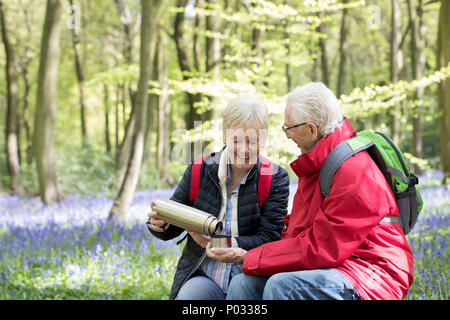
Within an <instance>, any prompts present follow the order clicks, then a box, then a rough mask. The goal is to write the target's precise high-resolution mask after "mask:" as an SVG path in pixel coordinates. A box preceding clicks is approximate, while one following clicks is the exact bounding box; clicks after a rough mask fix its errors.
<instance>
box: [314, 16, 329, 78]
mask: <svg viewBox="0 0 450 320" xmlns="http://www.w3.org/2000/svg"><path fill="white" fill-rule="evenodd" d="M324 16H325V14H324V12H321V13H320V14H319V18H320V19H321V20H322V21H320V24H319V26H318V27H317V31H318V32H320V33H321V34H322V36H321V37H320V39H319V47H320V62H321V67H322V69H321V70H322V82H323V83H324V84H325V85H326V86H327V87H329V86H330V75H329V72H328V56H327V46H326V39H325V38H324V36H325V35H326V26H325V22H324V21H323V18H324Z"/></svg>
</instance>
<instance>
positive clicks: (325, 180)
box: [319, 137, 374, 198]
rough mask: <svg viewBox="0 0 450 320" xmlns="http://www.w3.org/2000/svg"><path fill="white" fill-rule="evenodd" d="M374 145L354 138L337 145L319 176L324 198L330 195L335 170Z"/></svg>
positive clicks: (361, 138)
mask: <svg viewBox="0 0 450 320" xmlns="http://www.w3.org/2000/svg"><path fill="white" fill-rule="evenodd" d="M373 145H374V143H373V142H372V141H370V140H369V139H368V138H365V137H354V138H351V139H349V140H346V141H342V142H341V143H339V144H338V145H337V146H336V147H335V148H334V149H333V150H332V151H331V152H330V154H329V155H328V156H327V158H326V159H325V161H324V163H323V165H322V168H321V169H320V174H319V185H320V191H321V192H322V195H323V197H324V198H326V197H328V196H329V194H330V188H331V182H332V181H333V177H334V174H335V173H336V170H337V169H338V168H339V167H340V166H341V164H342V163H343V162H344V161H345V160H347V159H348V158H350V157H351V156H353V155H355V154H357V153H358V152H360V151H362V150H366V149H368V148H370V147H371V146H373Z"/></svg>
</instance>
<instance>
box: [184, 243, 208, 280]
mask: <svg viewBox="0 0 450 320" xmlns="http://www.w3.org/2000/svg"><path fill="white" fill-rule="evenodd" d="M205 258H206V250H203V254H202V255H201V257H200V259H199V260H198V261H197V264H196V265H195V267H194V269H192V271H191V272H190V273H189V275H188V276H187V277H186V278H185V279H184V281H183V283H182V284H181V286H180V288H181V287H182V286H183V285H184V284H185V283H186V281H188V280H189V278H190V277H191V276H192V275H193V274H194V272H195V271H197V269H198V267H200V265H201V264H202V262H203V260H205Z"/></svg>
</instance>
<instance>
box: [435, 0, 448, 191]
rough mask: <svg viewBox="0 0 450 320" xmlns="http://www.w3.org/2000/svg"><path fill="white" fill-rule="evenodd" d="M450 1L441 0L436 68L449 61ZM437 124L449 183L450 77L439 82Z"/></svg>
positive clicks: (442, 159) (443, 165) (446, 181)
mask: <svg viewBox="0 0 450 320" xmlns="http://www.w3.org/2000/svg"><path fill="white" fill-rule="evenodd" d="M448 17H450V1H448V0H441V9H440V12H439V31H438V44H437V49H438V51H437V68H438V70H439V69H440V68H443V67H445V66H448V64H449V63H450V21H449V19H448ZM438 95H439V125H440V129H441V135H440V137H441V162H442V167H443V170H444V179H443V183H447V184H448V183H450V139H449V137H450V79H448V78H447V79H444V80H442V81H441V82H440V83H439V87H438Z"/></svg>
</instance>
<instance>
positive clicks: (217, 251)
mask: <svg viewBox="0 0 450 320" xmlns="http://www.w3.org/2000/svg"><path fill="white" fill-rule="evenodd" d="M246 253H247V251H246V250H244V249H242V248H211V243H208V245H207V246H206V255H207V256H208V257H210V258H211V259H214V260H217V261H220V262H225V263H230V262H238V263H241V262H244V257H245V254H246Z"/></svg>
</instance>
